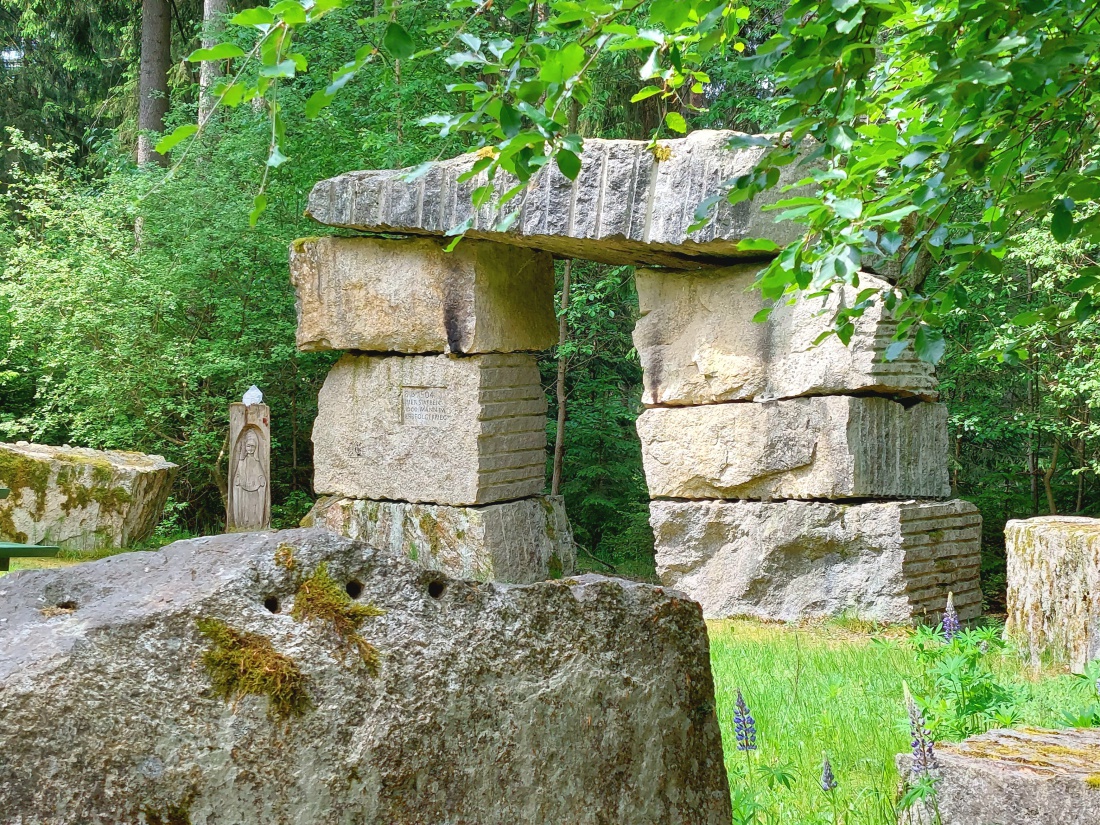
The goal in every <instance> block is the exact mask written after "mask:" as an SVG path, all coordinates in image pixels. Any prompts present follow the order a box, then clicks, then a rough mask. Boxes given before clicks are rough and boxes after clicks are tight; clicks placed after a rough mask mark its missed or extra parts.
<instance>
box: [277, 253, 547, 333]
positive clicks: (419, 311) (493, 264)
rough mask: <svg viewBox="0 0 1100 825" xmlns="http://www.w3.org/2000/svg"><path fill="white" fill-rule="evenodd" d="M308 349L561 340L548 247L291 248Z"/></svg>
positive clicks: (300, 326) (300, 322)
mask: <svg viewBox="0 0 1100 825" xmlns="http://www.w3.org/2000/svg"><path fill="white" fill-rule="evenodd" d="M290 279H291V282H292V283H293V284H294V288H295V290H296V291H297V296H298V348H299V349H302V350H328V349H337V350H364V351H369V352H404V353H423V352H456V353H481V352H516V351H522V350H543V349H549V348H550V347H552V346H554V345H555V344H556V343H557V342H558V322H557V318H556V317H555V315H554V262H553V260H552V259H551V257H550V255H549V254H547V253H545V252H535V251H532V250H528V249H520V248H518V247H516V246H512V245H508V244H496V243H490V242H488V241H469V240H467V241H463V242H462V243H460V244H459V245H458V246H457V247H456V248H455V250H454V251H453V252H444V250H443V246H442V245H441V244H440V242H438V241H435V240H433V239H429V238H405V239H386V238H334V237H332V238H315V239H311V240H302V241H296V242H295V243H294V245H293V246H291V249H290Z"/></svg>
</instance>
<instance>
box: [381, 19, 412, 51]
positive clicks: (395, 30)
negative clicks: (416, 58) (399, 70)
mask: <svg viewBox="0 0 1100 825" xmlns="http://www.w3.org/2000/svg"><path fill="white" fill-rule="evenodd" d="M382 45H383V46H385V47H386V51H388V52H389V53H390V54H391V55H393V57H395V58H396V59H397V60H408V59H409V58H410V57H412V56H413V55H414V54H416V45H415V44H414V43H413V39H412V37H411V36H410V35H409V33H408V32H407V31H405V28H404V26H402V25H401V24H400V23H390V24H389V25H388V26H386V33H385V34H384V35H383V36H382Z"/></svg>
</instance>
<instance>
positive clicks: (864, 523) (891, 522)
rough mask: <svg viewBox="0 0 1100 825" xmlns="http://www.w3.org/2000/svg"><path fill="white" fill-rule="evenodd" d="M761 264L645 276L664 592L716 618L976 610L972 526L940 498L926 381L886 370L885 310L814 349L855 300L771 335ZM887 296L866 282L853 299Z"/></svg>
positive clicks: (932, 614)
mask: <svg viewBox="0 0 1100 825" xmlns="http://www.w3.org/2000/svg"><path fill="white" fill-rule="evenodd" d="M759 268H760V266H759V264H757V265H739V266H734V267H728V268H723V269H713V270H697V271H693V272H683V271H672V270H655V269H648V270H645V269H643V270H639V271H638V274H637V283H638V294H639V302H640V309H641V318H640V320H639V322H638V325H637V328H636V330H635V334H634V342H635V345H636V346H637V349H638V353H639V356H640V358H641V362H642V367H643V369H644V374H645V378H644V383H645V394H644V398H643V401H644V403H645V405H646V407H647V409H646V410H645V412H643V413H642V415H641V417H640V418H639V419H638V432H639V435H640V437H641V441H642V456H643V462H644V465H645V472H646V479H647V483H648V485H649V491H650V495H651V496H652V498H653V499H654V501H653V503H652V506H651V518H650V521H651V524H652V526H653V529H654V534H655V539H656V550H657V569H658V573H659V575H660V576H661V580H662V581H663V582H664V583H665V584H666V585H668V586H670V587H675V588H677V589H680V590H683V591H685V592H686V593H688V595H690V596H692V598H695V599H696V600H698V601H699V602H700V603H701V604H702V605H703V610H704V613H705V614H706V615H707V616H708V617H714V618H720V617H728V616H734V615H752V616H757V617H760V618H766V619H783V620H796V619H803V618H809V617H821V616H836V615H853V616H857V617H860V618H864V619H870V620H875V621H883V622H904V621H912V620H914V619H919V620H922V621H933V622H934V621H937V620H938V619H939V616H940V613H941V611H942V609H943V607H944V604H945V602H946V599H947V594H948V592H949V591H951V592H954V594H955V604H956V606H957V608H958V610H959V613H960V615H961V616H962V617H963V618H972V617H974V616H977V615H978V614H979V613H980V611H981V591H980V589H979V587H978V566H979V550H980V538H981V517H980V516H979V515H978V512H977V509H976V508H975V507H974V506H973V505H971V504H969V503H967V502H963V501H943V499H947V498H948V497H949V496H950V492H951V487H950V483H949V479H948V473H947V413H946V409H945V408H944V407H943V405H941V404H938V403H936V402H935V399H936V382H935V376H934V374H933V372H932V370H931V368H930V367H929V366H928V365H926V364H924V363H922V362H920V361H919V360H917V359H916V358H915V357H914V356H913V355H912V354H911V353H907V354H904V355H903V356H902V357H901V358H899V359H898V360H896V361H893V362H889V361H887V360H886V359H885V349H886V347H887V346H888V344H889V342H890V341H891V339H892V336H893V334H894V331H895V326H894V324H893V322H892V321H891V320H890V319H889V318H888V317H887V316H886V315H885V314H884V313H883V311H882V308H881V306H880V305H875V306H872V307H870V308H869V309H868V310H867V311H866V312H865V313H864V315H863V316H862V317H861V318H859V319H858V320H857V321H856V323H855V332H854V335H853V337H852V341H851V343H850V344H849V345H848V346H844V345H843V344H842V343H841V342H840V341H839V340H837V339H836V338H835V337H833V338H829V339H827V340H825V341H824V342H823V343H821V344H820V345H818V346H814V342H815V341H817V340H819V338H820V336H821V335H822V333H824V332H827V331H828V330H829V329H831V327H832V325H833V319H834V317H835V314H836V311H837V310H838V309H839V308H840V307H842V306H852V305H853V303H854V301H855V300H856V295H857V290H856V289H854V288H846V289H845V290H843V291H841V292H838V293H836V294H834V295H832V296H830V297H828V298H821V297H807V296H805V295H803V296H801V297H799V298H798V299H796V300H795V301H794V302H793V303H789V304H783V303H781V304H779V305H777V306H776V307H774V308H773V309H772V311H771V314H770V315H769V316H768V318H767V320H766V321H765V322H763V323H756V322H754V321H753V318H754V317H755V316H757V314H758V313H759V312H760V311H761V310H762V309H763V308H764V303H763V302H762V300H761V298H760V296H759V293H758V292H756V291H754V290H753V289H752V288H751V287H752V284H753V282H754V280H755V279H756V276H757V273H758V272H759ZM868 287H877V288H888V285H887V284H885V283H884V282H882V281H880V280H879V279H877V278H875V277H874V276H872V275H866V274H865V275H862V276H861V284H860V288H861V289H862V288H868Z"/></svg>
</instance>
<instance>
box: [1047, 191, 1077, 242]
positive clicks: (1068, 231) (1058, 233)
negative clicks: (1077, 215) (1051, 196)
mask: <svg viewBox="0 0 1100 825" xmlns="http://www.w3.org/2000/svg"><path fill="white" fill-rule="evenodd" d="M1067 200H1068V199H1067V198H1062V199H1061V200H1059V201H1057V202H1055V204H1054V208H1053V209H1052V210H1051V211H1050V234H1051V235H1053V236H1054V240H1056V241H1058V243H1065V242H1066V241H1068V240H1069V239H1070V238H1071V237H1073V207H1072V203H1073V202H1072V201H1069V203H1068V204H1067Z"/></svg>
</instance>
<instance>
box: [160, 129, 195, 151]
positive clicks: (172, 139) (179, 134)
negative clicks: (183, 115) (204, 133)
mask: <svg viewBox="0 0 1100 825" xmlns="http://www.w3.org/2000/svg"><path fill="white" fill-rule="evenodd" d="M198 131H199V127H198V126H196V125H195V124H194V123H185V124H183V125H182V126H177V127H176V129H175V130H174V131H173V132H171V134H167V135H165V136H164V137H162V138H161V139H160V140H159V141H157V145H156V146H154V147H153V148H154V149H155V150H156V151H157V153H158V154H161V155H167V154H168V153H169V152H171V151H172V149H173V148H175V147H176V146H177V145H178V144H179V143H180V142H181V141H184V140H187V138H189V137H191V135H193V134H195V133H196V132H198Z"/></svg>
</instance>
